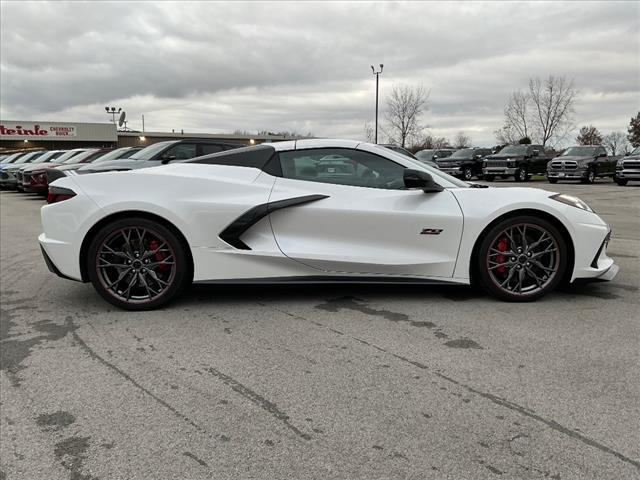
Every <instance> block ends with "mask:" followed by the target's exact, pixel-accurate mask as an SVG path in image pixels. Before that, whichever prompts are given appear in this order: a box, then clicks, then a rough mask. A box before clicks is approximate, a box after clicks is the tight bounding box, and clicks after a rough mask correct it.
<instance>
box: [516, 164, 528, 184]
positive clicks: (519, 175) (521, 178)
mask: <svg viewBox="0 0 640 480" xmlns="http://www.w3.org/2000/svg"><path fill="white" fill-rule="evenodd" d="M514 177H515V179H516V182H526V181H528V180H529V175H528V174H527V167H518V169H517V170H516V173H515V174H514Z"/></svg>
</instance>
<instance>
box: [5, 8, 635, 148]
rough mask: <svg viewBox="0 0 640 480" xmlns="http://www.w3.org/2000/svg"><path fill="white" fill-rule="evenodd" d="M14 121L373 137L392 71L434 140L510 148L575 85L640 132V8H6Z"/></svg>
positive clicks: (597, 117) (582, 101)
mask: <svg viewBox="0 0 640 480" xmlns="http://www.w3.org/2000/svg"><path fill="white" fill-rule="evenodd" d="M1 13H2V15H1V25H0V31H1V33H0V35H1V50H0V64H1V72H0V108H1V111H0V115H1V118H2V119H5V120H56V121H59V120H62V121H76V122H82V121H106V120H108V117H107V115H106V114H105V112H104V106H105V105H114V106H119V107H122V108H123V109H125V110H126V111H127V114H128V116H129V120H130V123H129V126H130V127H132V128H141V121H140V118H141V114H144V115H145V124H146V129H147V130H154V131H162V130H165V131H166V130H171V129H172V128H174V129H176V130H178V129H184V130H185V131H190V132H209V133H228V132H232V131H234V130H236V129H240V130H248V131H257V130H271V131H278V130H295V131H297V132H301V133H304V132H312V133H313V134H314V135H316V136H325V137H340V138H355V139H363V138H364V128H363V125H364V122H365V121H373V117H374V98H375V97H374V92H375V81H374V77H373V75H372V74H371V69H370V65H371V64H374V65H377V64H379V63H383V64H384V73H383V75H382V76H381V85H380V95H381V99H382V102H381V109H382V110H383V111H384V97H385V95H386V94H388V92H389V91H390V90H391V88H392V86H393V85H394V84H410V85H420V84H421V85H424V86H425V88H426V89H428V90H430V99H429V110H428V111H427V112H426V113H425V115H424V117H423V118H422V123H423V124H425V125H428V126H429V127H430V130H431V132H432V133H433V134H435V135H438V136H446V137H453V135H455V133H456V132H458V131H464V132H466V133H467V134H468V135H470V136H471V137H472V139H473V141H474V143H475V144H477V145H494V144H495V138H494V135H493V131H494V130H496V129H497V128H499V127H500V126H501V125H502V118H503V108H504V103H505V99H506V97H507V96H508V94H509V92H511V91H513V90H516V89H520V88H524V87H526V85H527V83H528V79H529V78H530V77H535V76H540V77H545V76H547V75H549V74H554V75H565V76H566V77H568V78H573V79H574V80H575V84H576V86H577V87H578V88H579V90H580V95H579V97H578V101H577V104H576V115H575V117H576V119H575V121H576V124H577V125H578V126H580V125H584V124H591V123H592V124H593V125H595V126H596V127H597V128H599V129H600V130H601V131H602V132H604V133H608V132H610V131H612V130H625V129H626V127H627V125H628V124H629V119H630V117H631V116H632V115H635V113H636V112H637V111H638V110H639V109H640V36H639V35H640V34H639V33H638V32H640V3H639V2H637V1H630V2H613V1H607V2H584V3H582V2H553V3H551V2H550V3H544V2H535V3H515V2H504V3H498V2H495V3H476V2H473V3H436V2H414V3H390V2H389V3H387V2H378V3H364V2H357V3H356V2H351V3H347V2H344V3H341V2H334V3H311V2H298V3H294V2H263V3H240V2H233V3H231V2H229V3H224V2H221V3H214V2H192V3H187V2H182V3H171V2H138V3H135V2H113V3H109V2H92V3H79V2H68V3H65V2H35V3H29V2H25V1H20V2H5V1H2V3H1Z"/></svg>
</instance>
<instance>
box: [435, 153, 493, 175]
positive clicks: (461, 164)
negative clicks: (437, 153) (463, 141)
mask: <svg viewBox="0 0 640 480" xmlns="http://www.w3.org/2000/svg"><path fill="white" fill-rule="evenodd" d="M490 154H491V149H489V148H463V149H461V150H457V151H455V152H454V153H453V155H451V156H450V157H446V158H438V160H437V162H438V168H439V169H440V170H442V171H443V172H445V173H448V174H449V175H453V176H454V177H460V178H462V179H464V180H466V181H467V182H468V181H470V180H471V179H472V178H473V177H474V176H475V177H478V178H482V160H483V159H484V158H485V157H486V156H487V155H490Z"/></svg>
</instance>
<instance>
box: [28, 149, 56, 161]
mask: <svg viewBox="0 0 640 480" xmlns="http://www.w3.org/2000/svg"><path fill="white" fill-rule="evenodd" d="M63 153H64V152H63V151H56V150H53V151H51V152H47V153H44V154H42V155H40V156H39V157H38V158H36V159H35V160H34V161H33V162H31V163H44V162H48V161H50V160H52V159H54V158H58V157H59V156H60V155H62V154H63Z"/></svg>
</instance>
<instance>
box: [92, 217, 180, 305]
mask: <svg viewBox="0 0 640 480" xmlns="http://www.w3.org/2000/svg"><path fill="white" fill-rule="evenodd" d="M86 262H87V272H88V274H89V278H90V280H91V283H92V284H93V286H94V288H95V289H96V290H97V292H98V293H99V294H100V295H101V296H102V297H103V298H104V299H105V300H107V301H108V302H110V303H112V304H113V305H115V306H117V307H120V308H124V309H127V310H151V309H154V308H158V307H161V306H162V305H164V304H166V303H167V302H169V301H170V300H172V299H173V298H175V297H176V296H177V295H178V294H179V293H181V291H182V290H183V289H184V287H185V286H187V284H188V283H189V282H190V280H191V277H190V273H191V266H190V263H189V258H188V256H187V253H186V251H185V246H184V245H183V243H182V242H181V241H180V240H179V239H178V237H177V236H176V234H175V233H174V232H172V231H171V230H170V229H169V228H167V227H166V226H164V225H162V224H161V223H158V222H154V221H152V220H149V219H147V218H136V217H132V218H127V219H121V220H116V221H114V222H112V223H110V224H108V225H106V226H104V227H103V228H101V229H100V231H98V233H97V234H96V235H95V236H94V237H93V239H92V240H91V243H90V245H89V249H88V254H87V258H86Z"/></svg>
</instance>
